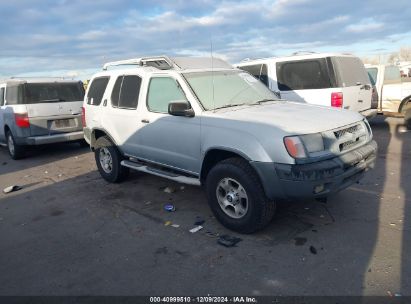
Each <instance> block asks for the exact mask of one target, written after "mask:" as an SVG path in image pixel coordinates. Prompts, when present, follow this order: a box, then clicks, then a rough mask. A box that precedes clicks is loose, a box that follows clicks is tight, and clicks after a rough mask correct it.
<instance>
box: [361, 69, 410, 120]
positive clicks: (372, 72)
mask: <svg viewBox="0 0 411 304" xmlns="http://www.w3.org/2000/svg"><path fill="white" fill-rule="evenodd" d="M366 69H367V72H368V76H369V77H370V80H371V83H372V84H373V85H374V86H375V89H376V91H377V94H378V112H379V113H383V114H384V115H391V116H400V117H403V116H405V117H406V123H407V125H409V124H410V122H409V121H407V117H409V116H410V115H411V82H402V81H401V73H400V69H399V68H398V67H397V66H395V65H366Z"/></svg>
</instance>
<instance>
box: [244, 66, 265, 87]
mask: <svg viewBox="0 0 411 304" xmlns="http://www.w3.org/2000/svg"><path fill="white" fill-rule="evenodd" d="M240 69H242V70H244V71H247V72H248V73H250V74H251V75H253V76H254V77H255V78H257V79H259V80H260V81H261V82H262V83H264V84H265V85H266V86H267V87H268V74H267V65H266V64H254V65H247V66H242V67H240Z"/></svg>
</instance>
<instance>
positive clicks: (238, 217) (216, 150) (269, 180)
mask: <svg viewBox="0 0 411 304" xmlns="http://www.w3.org/2000/svg"><path fill="white" fill-rule="evenodd" d="M119 65H135V66H134V67H133V68H122V69H118V68H117V69H110V70H107V69H108V68H109V67H111V66H119ZM83 113H84V115H85V117H84V121H85V122H86V126H85V128H84V136H85V139H86V141H87V142H88V143H90V146H91V148H92V150H94V153H95V159H96V163H97V167H98V170H99V172H100V174H101V175H102V177H103V178H104V179H106V180H107V181H109V182H119V181H121V180H122V179H124V178H125V177H126V176H127V174H128V170H129V169H133V170H137V171H141V172H146V173H150V174H153V175H157V176H161V177H164V178H168V179H171V180H175V181H177V182H181V183H186V184H191V185H203V186H205V188H206V192H207V196H208V201H209V204H210V207H211V209H212V211H213V212H214V214H215V216H216V218H217V219H218V220H219V221H220V222H221V223H222V224H223V225H224V226H226V227H227V228H229V229H232V230H235V231H238V232H242V233H251V232H254V231H256V230H258V229H261V228H263V227H264V226H265V225H267V223H268V222H269V221H270V220H271V218H272V217H273V215H274V211H275V206H276V205H275V202H276V200H277V199H297V198H323V197H326V196H328V195H329V194H331V193H334V192H337V191H339V190H341V189H344V188H346V187H348V186H350V185H351V184H353V183H355V182H357V181H358V180H360V179H361V178H362V177H363V175H364V172H365V171H367V170H368V169H369V168H370V167H372V166H373V164H374V162H375V158H376V151H377V145H376V143H375V141H373V140H372V132H371V128H370V126H369V124H368V122H367V120H366V119H365V118H364V117H363V116H361V115H360V114H358V113H356V112H352V111H346V110H340V109H338V110H336V109H332V108H326V107H319V106H314V105H309V104H302V103H294V102H288V101H282V100H278V98H277V97H276V95H275V94H274V93H273V92H271V91H270V90H269V89H268V88H267V87H265V86H264V85H263V84H262V83H261V82H260V81H258V80H257V79H256V78H254V77H253V76H252V75H251V74H248V73H247V72H244V71H242V70H239V69H236V68H233V67H232V66H231V65H229V64H228V63H226V62H225V61H222V60H219V59H215V58H214V59H211V58H173V59H171V58H168V57H165V56H164V57H153V58H139V59H131V60H124V61H118V62H112V63H108V64H106V65H105V66H104V68H103V71H102V72H99V73H97V74H95V75H94V76H93V77H92V79H91V84H90V86H89V88H88V91H87V92H86V96H85V101H84V111H83Z"/></svg>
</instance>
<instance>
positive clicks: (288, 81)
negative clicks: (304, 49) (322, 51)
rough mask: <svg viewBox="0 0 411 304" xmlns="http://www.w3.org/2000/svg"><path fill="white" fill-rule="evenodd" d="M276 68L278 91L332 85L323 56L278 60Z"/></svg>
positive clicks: (323, 87) (324, 87)
mask: <svg viewBox="0 0 411 304" xmlns="http://www.w3.org/2000/svg"><path fill="white" fill-rule="evenodd" d="M276 69H277V79H278V89H279V90H280V91H292V90H310V89H327V88H331V87H332V84H331V79H330V76H329V73H328V70H327V63H326V60H325V58H321V59H316V60H298V61H286V62H278V63H277V64H276Z"/></svg>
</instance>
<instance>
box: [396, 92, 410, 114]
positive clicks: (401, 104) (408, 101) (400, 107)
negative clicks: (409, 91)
mask: <svg viewBox="0 0 411 304" xmlns="http://www.w3.org/2000/svg"><path fill="white" fill-rule="evenodd" d="M407 103H410V104H411V95H409V96H407V97H405V98H404V99H403V100H402V101H401V103H400V106H399V108H398V113H402V112H403V109H404V106H405V105H406V104H407ZM410 108H411V106H410Z"/></svg>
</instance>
